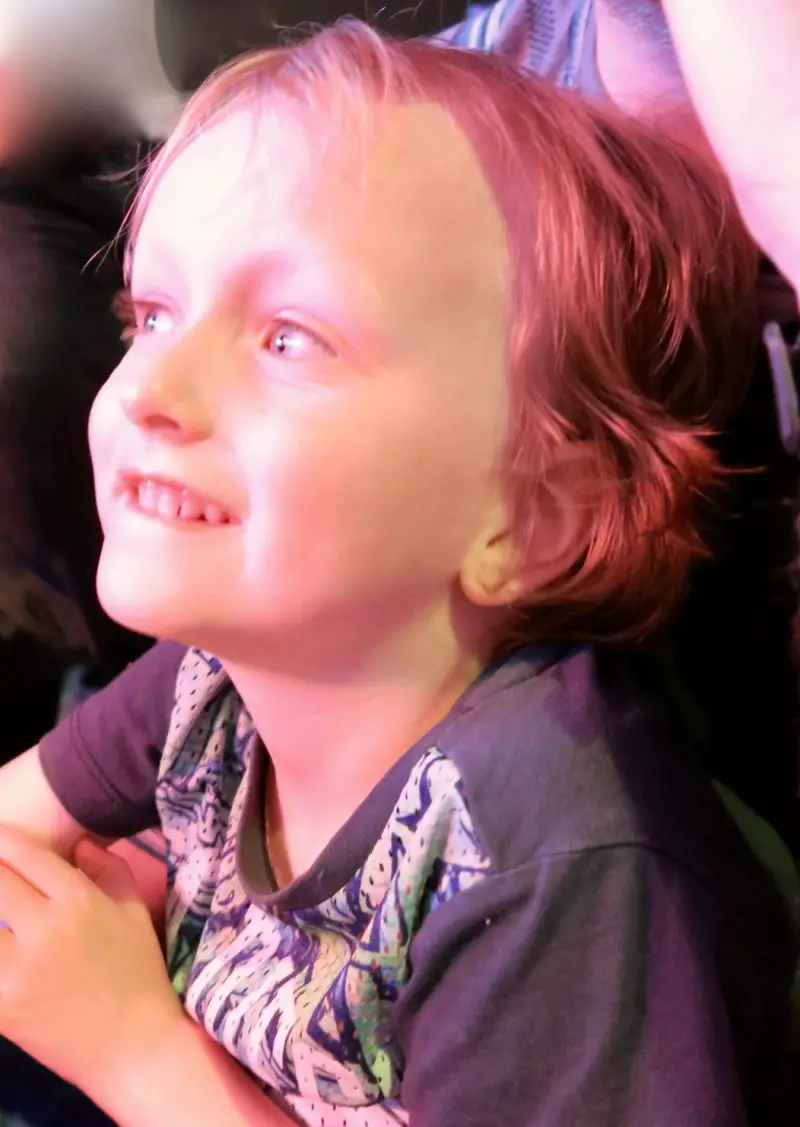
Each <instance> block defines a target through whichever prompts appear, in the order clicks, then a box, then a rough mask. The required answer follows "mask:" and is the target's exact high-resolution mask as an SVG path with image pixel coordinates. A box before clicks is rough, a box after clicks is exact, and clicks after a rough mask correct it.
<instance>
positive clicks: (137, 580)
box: [97, 555, 198, 646]
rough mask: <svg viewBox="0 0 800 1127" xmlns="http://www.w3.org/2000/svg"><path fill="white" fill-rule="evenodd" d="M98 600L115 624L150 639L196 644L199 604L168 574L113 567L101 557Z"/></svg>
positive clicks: (185, 586)
mask: <svg viewBox="0 0 800 1127" xmlns="http://www.w3.org/2000/svg"><path fill="white" fill-rule="evenodd" d="M97 597H98V600H99V602H100V605H101V607H102V608H103V610H104V611H105V612H106V614H107V615H108V616H109V618H112V619H113V620H114V622H117V623H119V625H120V626H124V627H125V628H126V629H128V630H133V631H134V632H135V633H137V634H144V635H145V636H146V637H150V638H169V639H173V640H175V641H180V642H182V643H184V644H185V645H190V646H194V645H197V644H198V642H197V640H196V638H195V637H193V636H192V635H194V634H195V633H196V631H195V630H192V620H193V619H196V612H195V613H192V612H193V609H194V608H196V607H197V605H198V601H197V599H196V596H195V593H194V592H191V591H189V590H187V585H186V584H185V583H179V582H176V581H172V580H171V578H170V576H169V574H167V573H165V572H164V571H161V572H158V571H157V570H154V569H152V568H151V569H148V568H146V567H144V566H142V565H140V566H138V567H137V566H131V565H130V562H129V561H126V562H125V563H124V564H123V565H121V566H115V565H114V564H113V563H112V561H111V560H110V559H109V558H108V557H107V556H105V555H104V556H102V557H101V560H100V566H99V568H98V572H97Z"/></svg>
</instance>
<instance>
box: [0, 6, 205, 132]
mask: <svg viewBox="0 0 800 1127" xmlns="http://www.w3.org/2000/svg"><path fill="white" fill-rule="evenodd" d="M220 2H224V0H220ZM0 70H6V71H7V72H10V73H11V74H13V75H14V76H20V77H21V78H22V79H23V81H24V83H25V86H26V88H29V89H30V91H31V93H32V94H34V95H36V96H45V97H47V98H53V97H55V98H57V99H58V100H59V101H60V102H61V101H63V100H64V99H70V100H73V99H74V100H75V101H76V102H78V101H84V102H85V103H86V104H88V105H90V106H92V107H95V108H108V109H111V110H114V111H117V112H119V113H121V114H123V115H124V116H125V117H126V118H127V119H128V120H129V121H130V122H131V124H132V125H134V126H135V127H136V128H138V129H139V130H141V131H142V132H143V133H144V134H146V135H147V136H149V137H153V138H159V137H163V136H165V135H166V134H167V133H169V132H170V130H171V129H172V126H173V125H174V123H175V121H176V118H177V116H178V114H179V113H180V110H181V107H182V104H183V99H182V97H181V95H179V94H178V93H177V92H176V90H175V89H174V88H173V87H172V85H171V84H170V82H169V80H168V79H167V77H166V74H165V73H164V68H163V66H162V64H161V60H160V58H159V52H158V45H157V42H156V33H155V12H154V0H0Z"/></svg>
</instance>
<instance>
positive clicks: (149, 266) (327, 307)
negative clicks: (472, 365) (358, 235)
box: [130, 235, 386, 360]
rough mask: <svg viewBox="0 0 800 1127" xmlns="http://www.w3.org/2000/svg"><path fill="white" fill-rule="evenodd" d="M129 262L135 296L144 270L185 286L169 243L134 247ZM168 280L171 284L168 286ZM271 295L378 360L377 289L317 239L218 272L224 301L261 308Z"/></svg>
mask: <svg viewBox="0 0 800 1127" xmlns="http://www.w3.org/2000/svg"><path fill="white" fill-rule="evenodd" d="M131 264H132V269H131V279H130V281H131V283H132V289H133V292H134V296H135V295H136V293H137V291H138V290H140V289H142V288H146V286H144V287H143V286H142V285H141V281H140V279H141V278H142V275H144V276H145V279H147V277H148V275H152V276H153V277H154V278H155V280H156V281H157V282H158V283H160V284H159V286H158V288H159V289H164V288H166V289H172V288H173V287H179V288H180V289H181V290H183V289H185V288H186V287H187V272H186V268H185V265H184V264H182V263H181V261H180V260H179V259H178V257H177V256H176V255H175V254H174V253H173V251H172V250H171V248H170V247H169V245H168V244H158V245H156V246H153V247H148V248H147V250H145V252H144V254H142V255H141V256H140V254H139V251H138V248H137V247H134V248H133V254H132V256H131ZM165 282H167V283H169V284H168V285H167V286H166V287H165ZM272 295H275V299H279V300H280V303H282V304H284V305H286V306H288V307H290V308H291V307H296V308H297V309H298V312H301V311H302V310H303V309H304V308H307V309H308V311H309V313H310V314H311V315H315V316H317V317H319V318H320V319H321V320H323V321H325V322H327V323H328V324H330V326H331V328H332V329H333V330H334V331H335V332H338V333H340V334H341V335H342V337H343V338H344V339H345V341H346V342H350V343H352V345H353V346H354V348H356V349H357V350H358V351H364V352H368V353H369V354H370V357H371V358H372V359H374V360H380V358H381V356H382V354H383V352H384V350H385V344H386V330H385V327H384V318H383V316H382V310H381V301H380V296H379V290H378V288H377V287H376V286H375V285H374V284H373V283H372V280H371V278H370V277H369V276H368V275H367V274H365V273H364V272H362V271H359V270H358V269H356V268H354V267H352V266H350V265H349V264H348V263H347V262H346V261H344V260H343V259H342V258H341V257H340V256H338V255H336V254H334V253H332V252H331V251H330V250H329V249H328V248H326V247H325V246H323V245H322V244H320V243H319V242H317V241H315V240H313V239H305V238H303V237H302V236H300V235H298V236H297V238H293V239H282V240H281V241H280V242H276V243H274V244H272V245H270V244H267V245H263V246H261V247H256V248H254V250H253V252H252V254H250V255H249V256H248V257H247V258H246V259H245V260H244V261H242V262H240V263H238V264H236V265H235V266H234V267H233V268H231V269H230V270H229V271H227V272H226V271H225V270H222V271H221V273H220V286H219V291H218V298H219V300H220V302H221V304H223V305H225V304H227V305H229V306H231V307H236V306H237V305H238V304H240V303H241V304H244V305H245V306H246V307H247V308H250V309H257V308H258V306H259V305H260V304H263V303H265V302H267V301H270V302H271V301H272V300H273V296H272Z"/></svg>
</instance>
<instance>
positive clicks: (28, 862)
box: [0, 825, 84, 920]
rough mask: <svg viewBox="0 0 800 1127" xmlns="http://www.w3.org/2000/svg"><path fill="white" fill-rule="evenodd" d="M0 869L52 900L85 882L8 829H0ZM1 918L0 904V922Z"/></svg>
mask: <svg viewBox="0 0 800 1127" xmlns="http://www.w3.org/2000/svg"><path fill="white" fill-rule="evenodd" d="M0 865H5V866H7V867H8V868H9V869H13V870H14V872H15V873H18V874H19V875H20V876H21V877H22V878H23V879H24V880H26V881H27V882H28V884H29V885H32V886H33V888H36V889H38V890H39V891H40V892H41V893H43V894H44V895H45V896H48V897H50V899H52V900H59V899H62V898H64V897H65V896H69V895H70V893H72V892H74V891H75V888H76V885H77V884H78V883H83V880H84V878H83V877H82V876H81V875H80V874H79V873H78V872H76V871H75V869H74V868H73V867H72V865H70V864H69V862H67V861H65V860H63V858H61V857H59V856H58V855H57V854H55V853H53V851H52V850H51V849H48V848H47V847H46V846H44V845H41V844H40V843H39V842H38V841H35V840H34V839H33V838H31V837H28V835H27V834H25V833H23V832H22V831H21V830H17V829H14V828H13V827H11V826H2V825H0ZM4 918H5V917H4V915H3V904H2V902H0V920H1V919H4Z"/></svg>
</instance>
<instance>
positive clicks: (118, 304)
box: [111, 290, 139, 341]
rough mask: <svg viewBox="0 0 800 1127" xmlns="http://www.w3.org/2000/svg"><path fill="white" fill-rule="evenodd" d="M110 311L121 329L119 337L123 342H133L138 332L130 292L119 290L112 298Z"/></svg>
mask: <svg viewBox="0 0 800 1127" xmlns="http://www.w3.org/2000/svg"><path fill="white" fill-rule="evenodd" d="M111 308H112V310H113V313H114V316H115V317H116V319H117V321H119V323H120V326H121V328H122V332H121V334H120V335H121V336H122V339H123V340H124V341H130V340H133V338H134V337H135V336H136V334H137V332H138V331H139V326H138V324H137V321H136V308H135V306H134V304H133V298H132V297H131V292H130V290H121V291H120V292H119V293H118V294H117V296H116V297H115V298H114V302H113V304H112V307H111Z"/></svg>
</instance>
